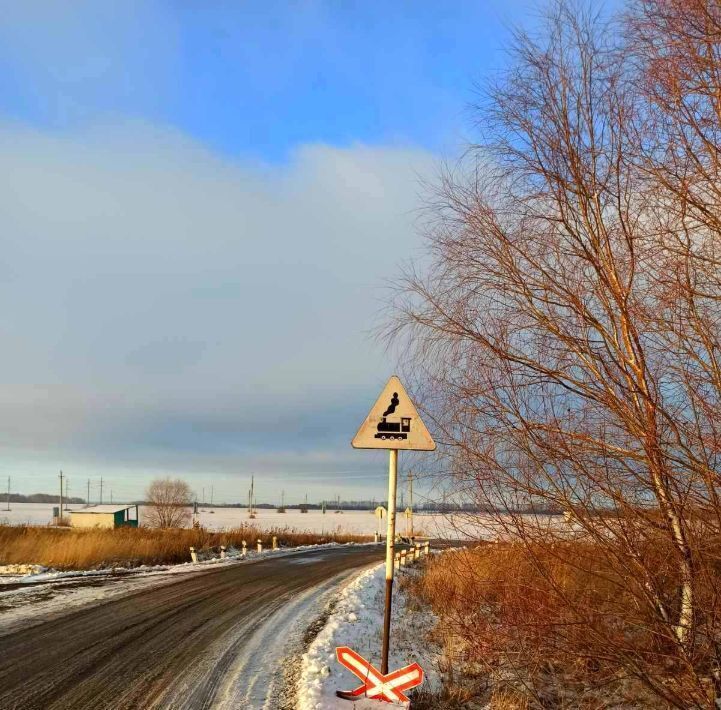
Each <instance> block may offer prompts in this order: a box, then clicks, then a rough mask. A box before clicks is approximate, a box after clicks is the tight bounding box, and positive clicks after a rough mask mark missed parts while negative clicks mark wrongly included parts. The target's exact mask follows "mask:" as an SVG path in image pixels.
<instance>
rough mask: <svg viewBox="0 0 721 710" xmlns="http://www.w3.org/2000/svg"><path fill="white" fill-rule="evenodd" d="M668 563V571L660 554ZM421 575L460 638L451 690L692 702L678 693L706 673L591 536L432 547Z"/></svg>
mask: <svg viewBox="0 0 721 710" xmlns="http://www.w3.org/2000/svg"><path fill="white" fill-rule="evenodd" d="M651 554H653V551H652V550H651V551H649V555H651ZM571 561H572V562H571ZM658 567H659V570H660V571H661V572H662V573H663V574H664V575H665V570H664V569H663V565H662V562H661V561H660V559H659V562H658ZM667 579H668V580H669V582H668V583H672V580H671V579H670V577H668V578H667ZM413 585H414V588H413V592H414V593H415V594H416V595H417V596H418V597H419V598H420V600H421V601H422V602H424V603H427V604H429V605H430V606H431V607H432V609H433V611H434V612H435V613H436V615H437V616H438V617H439V619H440V622H439V627H438V629H437V630H436V634H437V636H438V637H439V638H448V639H450V640H449V642H448V643H447V644H444V648H445V650H444V656H445V658H444V659H443V662H442V665H443V667H444V668H446V669H451V672H450V674H449V673H445V675H446V686H447V688H446V692H450V689H451V688H453V687H455V688H456V689H457V690H458V694H459V695H460V691H461V690H464V691H466V693H467V691H468V689H469V688H470V687H473V686H475V698H474V699H473V701H475V702H479V701H483V704H484V705H485V706H487V707H490V708H499V709H500V708H504V709H505V708H509V709H510V708H513V709H515V708H519V709H524V710H525V708H527V707H528V708H530V707H549V706H552V707H559V708H572V707H573V708H580V707H582V708H601V707H607V706H608V705H607V703H608V704H610V705H614V703H616V705H614V706H619V705H620V706H623V707H639V708H641V707H643V708H651V707H654V708H666V707H670V706H672V705H675V706H678V707H686V706H685V705H682V704H680V703H681V702H682V701H679V703H678V704H677V702H675V701H674V698H681V699H683V698H684V697H686V698H688V697H691V695H690V691H689V690H688V689H689V688H693V686H692V685H691V683H693V682H696V680H694V679H693V678H691V677H690V676H688V677H687V676H686V675H685V669H684V668H683V666H682V665H680V664H678V663H677V662H675V661H674V660H673V659H672V656H671V654H670V652H669V648H670V646H669V643H668V641H667V640H666V639H665V638H663V637H661V636H659V634H658V633H654V632H653V630H654V629H655V628H657V626H656V627H654V625H653V623H654V620H653V618H652V615H653V611H652V610H651V609H650V608H645V607H644V606H643V604H642V603H640V601H639V600H640V596H639V595H635V594H634V593H633V589H632V588H629V587H628V586H627V580H624V579H620V578H619V576H618V575H617V573H616V572H615V571H614V570H613V569H611V568H610V567H609V566H608V565H607V563H605V562H604V560H603V557H602V556H601V555H599V554H598V550H596V549H595V548H594V546H593V545H592V544H585V543H578V542H569V543H568V544H567V545H566V544H556V545H554V546H552V547H551V546H545V547H544V546H539V547H537V548H533V547H532V546H531V547H529V546H528V545H522V544H514V543H508V544H506V543H498V544H486V545H482V546H479V547H476V548H473V549H467V550H455V551H449V552H446V553H444V554H443V555H440V556H437V557H435V558H431V559H429V561H428V563H427V564H426V565H425V567H424V571H423V574H422V575H420V576H418V577H417V578H416V580H415V582H413ZM618 649H622V651H621V652H619V651H618ZM649 680H650V681H651V684H652V685H655V687H656V688H659V689H660V692H661V693H666V694H668V695H667V697H666V698H664V699H662V698H660V697H659V696H658V695H655V694H654V691H653V690H652V688H651V686H650V685H649V683H648V682H647V681H649ZM671 691H673V693H674V695H673V696H671V695H670V692H671ZM669 697H670V698H671V700H670V702H669V701H668V700H669ZM710 697H711V696H709V698H710ZM664 700H665V702H664ZM464 701H465V702H468V701H469V698H468V694H467V695H466V698H465V699H464ZM473 701H471V704H469V705H468V706H466V705H465V704H464V702H463V701H462V702H460V703H459V704H458V705H453V704H449V705H448V707H476V705H474V704H473ZM691 706H692V704H689V705H688V707H691ZM697 706H699V707H703V706H705V703H704V701H703V699H702V700H701V702H700V703H698V705H695V704H694V705H693V707H697ZM429 707H430V706H429Z"/></svg>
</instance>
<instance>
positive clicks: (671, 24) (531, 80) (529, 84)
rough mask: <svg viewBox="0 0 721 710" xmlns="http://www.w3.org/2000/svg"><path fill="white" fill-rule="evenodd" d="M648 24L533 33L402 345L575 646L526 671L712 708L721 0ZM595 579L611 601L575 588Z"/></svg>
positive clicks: (424, 275)
mask: <svg viewBox="0 0 721 710" xmlns="http://www.w3.org/2000/svg"><path fill="white" fill-rule="evenodd" d="M691 6H693V8H692V10H693V11H688V10H689V8H690V7H691ZM632 10H633V12H632V14H631V16H630V17H629V16H627V17H625V18H624V29H622V28H621V26H620V24H619V23H617V22H616V21H615V20H612V21H611V22H605V21H603V20H602V19H600V18H599V17H598V16H596V15H593V14H592V13H590V12H582V11H579V9H578V7H576V6H575V5H573V6H572V5H569V4H566V3H564V2H558V3H555V4H554V5H553V7H552V10H551V12H550V13H549V15H548V19H547V23H546V31H545V33H544V34H542V35H541V36H539V37H537V38H534V37H531V36H530V35H528V34H525V33H523V32H519V33H518V34H517V36H516V42H515V47H514V56H515V61H514V64H513V66H512V67H511V68H510V69H509V70H508V71H507V72H506V73H504V75H503V76H502V77H500V79H499V80H498V81H497V82H496V83H495V84H494V85H493V86H492V87H490V89H489V91H488V94H487V99H488V100H487V102H486V104H485V105H484V106H482V107H480V109H479V110H480V111H481V117H480V119H479V125H481V126H483V130H484V140H483V142H482V143H481V144H480V145H478V146H476V147H475V148H474V149H473V150H471V151H470V152H469V155H468V156H467V157H466V159H465V160H464V161H462V162H461V163H460V164H459V166H458V167H457V168H456V169H455V170H454V171H446V173H445V174H444V176H443V179H442V181H441V185H440V190H439V191H438V196H437V199H436V200H435V201H434V202H433V204H432V205H431V212H430V216H431V219H430V220H429V228H428V239H429V246H430V250H431V253H432V255H433V260H432V264H431V266H430V267H429V268H427V269H426V270H424V271H423V272H416V271H413V270H409V271H408V272H407V273H406V277H405V281H404V284H403V287H402V289H401V290H400V291H399V293H398V297H397V300H396V303H395V305H396V309H397V314H398V318H397V319H396V320H395V321H394V324H393V325H392V327H391V331H390V334H391V335H392V336H395V337H399V338H405V342H406V344H407V347H408V349H409V351H410V354H411V355H412V362H413V364H414V366H415V367H416V371H417V372H418V371H420V372H422V378H423V379H424V380H425V381H426V382H428V383H430V385H429V387H428V389H427V391H426V393H425V399H426V406H427V408H428V410H429V413H430V414H431V415H432V416H433V419H434V421H435V425H436V430H437V432H438V433H439V438H441V439H442V440H443V441H444V447H443V456H444V459H443V463H444V465H445V471H446V474H447V475H448V476H452V477H454V479H455V481H456V490H461V491H463V494H464V495H466V496H469V497H471V498H473V499H474V500H476V501H477V502H479V503H482V504H484V505H487V506H491V507H493V508H494V509H495V510H497V511H499V513H498V514H497V516H496V517H497V520H496V523H497V525H498V526H500V527H502V528H505V529H506V530H507V531H508V532H509V533H511V534H512V536H513V538H514V539H515V540H517V541H519V543H520V544H522V545H524V546H525V549H526V552H527V554H528V559H530V560H532V563H533V565H534V567H535V569H536V571H537V573H538V580H537V583H538V584H539V585H541V586H542V587H543V588H544V590H545V591H544V594H545V595H546V596H545V597H544V599H546V601H547V602H548V599H550V598H553V599H555V602H556V603H554V604H550V603H549V607H548V613H549V615H550V616H549V617H548V619H547V621H548V622H549V623H550V624H551V626H552V629H553V630H552V634H553V635H552V636H551V637H550V638H549V637H546V638H543V637H541V636H540V635H538V636H534V640H533V643H534V644H535V654H530V652H529V655H528V656H527V660H528V662H527V663H525V664H522V663H520V664H519V661H518V658H517V657H516V658H515V660H514V663H515V664H516V668H517V670H518V671H519V677H522V678H523V681H524V682H525V683H530V684H531V685H532V684H533V678H530V680H529V675H532V673H533V672H538V668H539V667H545V665H543V664H541V659H549V658H555V659H559V660H562V661H563V662H565V664H566V667H567V668H572V667H574V663H575V660H574V659H578V657H579V654H581V656H582V657H586V658H592V659H593V661H594V663H595V664H600V667H601V668H602V669H603V670H604V673H602V674H600V675H599V676H598V677H597V682H599V683H604V682H608V678H609V676H613V677H616V678H618V677H622V676H625V677H634V678H636V679H637V680H638V681H639V682H641V683H643V684H645V686H646V687H647V688H648V689H650V690H651V691H652V692H653V693H655V694H656V695H657V696H658V697H660V698H662V699H663V701H665V702H666V703H669V704H672V705H675V706H678V707H690V706H698V707H709V706H711V704H712V703H713V699H714V697H720V696H721V683H720V682H719V681H720V680H721V679H720V678H719V667H721V646H720V645H719V643H720V642H721V629H720V628H719V619H720V617H719V611H720V609H719V595H718V591H717V590H718V588H719V582H721V579H719V574H718V569H719V561H720V560H719V553H718V541H719V534H720V533H721V506H720V505H719V483H720V480H719V461H718V456H719V452H721V436H720V434H721V432H719V428H718V427H719V424H718V422H719V421H721V419H720V418H719V415H721V369H720V368H721V364H720V363H721V350H720V348H719V346H720V345H721V305H720V304H721V260H720V259H719V257H720V256H721V255H720V254H719V247H720V246H721V240H720V239H719V237H721V231H720V227H721V217H719V215H721V211H720V210H719V207H720V206H721V205H720V204H719V197H720V196H721V187H720V185H721V182H719V180H718V165H719V162H718V161H719V150H718V149H719V140H718V139H719V136H721V133H719V131H721V124H720V123H719V117H720V116H721V99H719V97H720V96H721V81H719V77H720V76H721V32H719V28H721V23H720V22H719V19H720V15H719V10H718V7H717V5H716V3H711V2H704V1H703V0H693V1H692V2H681V0H648V1H645V2H639V3H638V4H635V5H634V6H633V8H632ZM534 506H539V507H540V506H543V507H546V508H547V507H552V508H553V507H560V508H563V509H564V510H566V511H568V514H569V517H570V518H571V519H572V520H573V526H572V528H571V529H570V530H569V529H568V528H564V529H558V528H557V527H553V526H549V525H548V524H547V522H546V521H544V520H540V519H539V518H538V517H530V518H529V517H528V516H521V515H518V514H516V512H515V511H518V510H519V509H521V508H523V507H525V508H528V507H531V508H533V507H534ZM570 537H572V538H573V539H574V542H575V544H574V545H573V546H569V538H570ZM564 570H565V574H566V577H564ZM572 572H573V573H574V574H575V573H583V574H584V575H587V577H586V578H587V579H590V580H592V583H593V584H594V585H595V586H596V588H597V589H603V590H604V593H603V594H600V595H597V594H593V593H591V592H589V593H588V594H584V595H582V596H576V597H574V596H573V595H572V594H569V592H568V588H567V587H565V586H564V579H567V575H568V574H571V573H572ZM489 608H494V609H495V611H496V612H499V610H498V607H497V605H496V606H495V607H494V606H492V605H491V607H489ZM499 613H500V612H499ZM466 618H467V617H466ZM471 618H472V619H475V620H476V622H477V623H479V622H478V618H479V617H477V616H475V617H471ZM507 621H508V623H509V624H514V622H513V620H512V619H507ZM526 621H528V620H526ZM515 623H516V626H515V629H516V633H515V635H514V634H511V636H512V642H513V643H516V644H518V645H519V647H527V646H528V644H527V641H528V638H529V637H528V625H525V626H524V625H523V623H522V620H518V621H517V622H515ZM464 624H467V621H464ZM506 632H508V629H506ZM509 643H510V642H509ZM534 664H535V665H534ZM576 667H577V664H576ZM532 669H535V670H532ZM710 688H715V691H712V690H710Z"/></svg>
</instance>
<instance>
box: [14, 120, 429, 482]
mask: <svg viewBox="0 0 721 710" xmlns="http://www.w3.org/2000/svg"><path fill="white" fill-rule="evenodd" d="M432 170H433V159H432V157H431V156H430V155H428V154H427V153H424V152H422V151H419V150H413V149H396V148H372V147H368V146H360V145H359V146H355V147H352V148H348V149H337V148H332V147H329V146H324V145H306V146H303V147H301V148H299V149H298V150H297V152H296V153H295V154H294V155H293V156H292V159H291V160H290V161H289V162H288V163H287V164H285V165H281V166H271V165H265V164H260V163H242V162H231V161H229V160H226V159H224V158H221V157H219V156H218V155H216V154H214V153H212V152H211V151H209V150H207V149H206V148H204V147H203V146H202V145H199V144H197V143H195V142H193V141H192V140H191V139H189V138H187V137H186V136H184V135H182V134H180V133H178V132H176V131H174V130H172V129H165V128H159V127H157V126H152V125H147V124H139V123H125V124H123V125H118V124H114V125H113V126H109V125H108V126H95V127H94V128H93V129H92V130H88V131H85V132H83V133H82V134H72V135H67V134H66V135H57V134H54V135H53V134H45V133H40V132H34V131H30V130H27V129H24V128H22V127H19V126H13V125H4V126H0V212H1V213H2V215H3V229H2V233H1V235H2V236H0V239H1V242H0V244H1V245H2V250H1V251H0V347H2V355H1V358H2V359H1V362H2V365H3V366H2V370H1V372H2V374H0V385H2V387H3V390H4V391H5V392H11V393H12V396H11V397H6V398H4V400H3V401H2V402H0V431H2V432H4V434H3V435H2V442H3V445H4V446H5V447H6V450H8V449H10V450H13V449H15V454H14V456H15V457H16V461H17V463H18V465H19V466H22V461H23V460H24V458H23V457H24V456H25V454H24V453H22V452H21V450H20V449H21V448H22V450H23V451H25V452H26V451H27V450H28V448H30V449H34V450H35V454H38V453H39V452H42V456H43V458H44V459H45V458H46V457H47V458H48V460H49V459H50V458H52V456H53V455H54V452H57V453H58V455H60V454H62V456H63V457H64V458H65V460H66V462H67V461H68V460H69V459H70V460H77V461H78V462H79V461H87V460H92V461H94V462H97V463H98V465H107V466H108V467H112V466H125V465H132V466H141V465H143V461H144V460H145V458H144V457H146V458H147V460H148V461H151V460H152V462H153V465H156V466H158V465H159V466H162V462H163V460H164V457H167V460H168V463H169V464H171V463H172V462H173V461H174V460H175V458H176V456H175V453H174V452H177V451H178V450H180V451H184V452H185V453H186V454H187V458H188V460H190V461H192V462H193V463H192V466H191V467H194V468H197V470H205V469H204V467H205V466H206V463H207V460H209V459H210V457H211V455H214V454H223V456H225V458H223V456H221V459H222V461H220V462H217V461H216V462H215V463H216V464H217V465H218V466H219V467H223V466H227V467H231V466H232V467H234V468H235V470H237V469H238V467H240V466H242V465H243V461H245V460H248V461H250V460H251V457H253V459H254V460H255V459H256V458H257V457H258V456H259V452H260V451H264V452H267V456H268V461H269V462H270V464H269V465H272V460H273V456H277V457H278V461H279V463H278V465H279V466H280V465H281V464H282V465H283V466H285V465H286V464H287V461H288V459H290V460H291V461H292V459H293V456H292V455H293V453H294V452H302V451H314V452H317V451H321V452H325V453H326V456H329V457H330V459H326V460H325V461H324V465H326V466H330V468H332V466H333V463H332V461H333V460H334V458H333V457H334V456H335V457H338V462H339V463H340V461H341V459H342V458H343V457H344V456H345V448H343V447H345V446H346V445H345V443H344V442H347V440H348V439H349V438H350V436H351V435H352V434H353V431H352V429H353V426H354V417H355V416H357V415H356V411H357V409H358V403H359V402H360V403H363V402H365V401H368V403H370V402H372V400H373V398H374V397H375V395H376V392H375V389H376V388H379V387H380V385H381V384H382V383H383V381H384V379H385V377H387V376H388V375H389V374H390V373H391V369H392V363H389V362H387V361H386V359H385V357H384V355H383V353H382V348H380V347H379V346H377V345H375V344H374V343H373V342H372V341H371V339H370V338H369V337H368V331H369V330H370V329H371V328H372V327H373V325H374V324H375V322H376V318H377V311H378V307H379V299H380V298H381V296H382V287H383V283H384V279H386V278H392V277H393V276H394V275H395V273H396V271H397V264H398V262H399V261H402V260H404V259H407V258H409V257H411V256H413V255H415V254H417V252H418V249H419V247H420V243H419V239H418V237H417V236H416V235H415V233H414V230H413V222H414V218H415V214H414V210H415V208H416V207H417V206H418V199H417V192H418V180H417V177H418V175H419V174H425V175H428V174H429V173H430V172H431V171H432ZM361 406H363V405H362V404H361ZM364 414H365V412H362V411H361V412H360V416H361V417H362V416H363V415H364ZM314 422H315V424H314ZM341 442H343V444H341ZM263 455H265V454H263ZM314 455H315V454H314ZM206 457H208V458H207V459H206ZM328 460H330V461H331V463H330V464H328ZM288 465H289V466H290V469H291V470H292V465H290V464H288Z"/></svg>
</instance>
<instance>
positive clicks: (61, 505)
mask: <svg viewBox="0 0 721 710" xmlns="http://www.w3.org/2000/svg"><path fill="white" fill-rule="evenodd" d="M62 519H63V472H62V471H60V520H62Z"/></svg>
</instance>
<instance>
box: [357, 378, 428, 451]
mask: <svg viewBox="0 0 721 710" xmlns="http://www.w3.org/2000/svg"><path fill="white" fill-rule="evenodd" d="M351 445H352V446H353V448H355V449H405V450H409V451H433V450H434V449H435V448H436V444H435V442H434V441H433V438H432V437H431V435H430V433H429V432H428V429H426V426H425V424H424V423H423V421H422V420H421V418H420V416H419V415H418V412H417V411H416V408H415V406H414V405H413V402H412V401H411V398H410V397H409V396H408V393H407V392H406V390H405V388H404V387H403V385H402V384H401V381H400V380H399V379H398V378H397V377H396V376H395V375H394V376H393V377H391V378H390V380H388V384H387V385H386V386H385V387H384V389H383V391H382V392H381V395H380V397H378V399H377V401H376V403H375V404H374V405H373V407H372V409H371V411H370V414H369V415H368V416H367V417H366V419H365V421H364V422H363V424H361V427H360V429H359V430H358V433H357V434H356V435H355V437H353V441H352V442H351Z"/></svg>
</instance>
